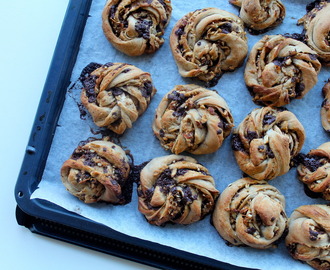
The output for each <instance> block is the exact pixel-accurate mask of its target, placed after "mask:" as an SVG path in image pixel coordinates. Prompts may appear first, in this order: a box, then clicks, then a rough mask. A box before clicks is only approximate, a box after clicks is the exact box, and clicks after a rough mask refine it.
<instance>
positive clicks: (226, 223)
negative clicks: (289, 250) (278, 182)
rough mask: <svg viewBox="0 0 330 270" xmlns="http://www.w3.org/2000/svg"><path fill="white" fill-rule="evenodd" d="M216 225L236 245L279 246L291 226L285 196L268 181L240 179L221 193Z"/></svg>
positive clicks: (215, 214) (223, 235)
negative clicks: (288, 224) (288, 226)
mask: <svg viewBox="0 0 330 270" xmlns="http://www.w3.org/2000/svg"><path fill="white" fill-rule="evenodd" d="M213 225H214V226H215V228H216V230H217V231H218V233H219V234H220V235H221V237H222V238H223V239H224V240H226V241H228V242H229V243H230V244H232V245H235V246H250V247H253V248H258V249H266V248H270V247H275V246H276V244H275V242H276V241H277V240H278V239H279V238H280V237H281V236H282V234H283V232H284V230H285V229H286V227H287V217H286V214H285V199H284V196H283V195H282V194H281V193H280V191H279V190H278V189H276V188H275V187H273V186H271V185H269V184H267V182H266V181H257V180H254V179H251V178H242V179H239V180H237V181H235V182H233V183H231V184H229V186H228V187H227V188H226V189H225V190H224V191H223V192H222V193H221V194H220V197H219V199H218V201H217V203H216V206H215V209H214V212H213Z"/></svg>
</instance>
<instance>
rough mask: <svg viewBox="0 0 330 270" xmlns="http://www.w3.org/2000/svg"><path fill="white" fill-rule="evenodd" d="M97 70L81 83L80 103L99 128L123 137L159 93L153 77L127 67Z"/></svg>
mask: <svg viewBox="0 0 330 270" xmlns="http://www.w3.org/2000/svg"><path fill="white" fill-rule="evenodd" d="M97 67H98V68H96V69H95V70H94V71H92V72H91V73H89V74H86V76H84V77H83V78H82V79H81V80H82V83H83V89H82V92H81V102H82V104H83V105H84V106H85V107H86V108H87V110H88V111H89V113H90V114H91V116H92V118H93V121H94V123H95V124H96V125H97V126H99V127H106V128H108V129H110V130H112V131H113V132H115V133H117V134H123V133H124V132H125V130H126V129H127V128H131V127H132V124H133V122H135V121H136V120H137V119H138V117H139V116H140V115H142V114H143V113H144V112H145V110H146V109H147V107H148V105H149V103H150V101H151V98H152V97H153V96H154V94H155V93H156V89H155V87H154V86H153V84H152V79H151V76H150V74H149V73H147V72H144V71H142V70H141V69H139V68H137V67H135V66H133V65H129V64H124V63H107V64H105V65H102V66H101V65H98V66H97Z"/></svg>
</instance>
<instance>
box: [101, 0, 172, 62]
mask: <svg viewBox="0 0 330 270" xmlns="http://www.w3.org/2000/svg"><path fill="white" fill-rule="evenodd" d="M171 13H172V5H171V1H170V0H152V1H145V0H109V1H108V2H107V3H106V4H105V7H104V9H103V13H102V28H103V32H104V34H105V36H106V38H107V39H108V40H109V41H110V43H111V44H112V45H113V46H114V47H115V48H116V49H117V50H119V51H121V52H123V53H125V54H127V55H129V56H138V55H142V54H147V53H153V52H155V51H157V50H158V49H159V47H160V46H161V45H162V44H163V43H164V39H163V35H164V31H165V28H166V26H167V25H168V23H169V20H170V17H171Z"/></svg>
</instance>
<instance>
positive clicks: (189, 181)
mask: <svg viewBox="0 0 330 270" xmlns="http://www.w3.org/2000/svg"><path fill="white" fill-rule="evenodd" d="M218 195H219V191H218V190H217V189H216V188H215V183H214V179H213V177H212V176H211V175H210V174H209V172H208V170H207V169H206V168H205V167H204V166H203V165H201V164H199V163H197V161H196V160H195V159H193V158H191V157H188V156H178V155H168V156H163V157H157V158H154V159H152V160H151V161H150V162H149V163H148V164H147V165H146V166H145V167H144V168H143V169H142V171H141V174H140V184H139V186H138V196H139V202H138V203H139V211H140V212H141V213H142V214H143V215H144V216H145V217H146V219H147V221H148V222H149V223H150V224H153V225H157V226H163V225H165V224H166V223H178V224H185V225H187V224H191V223H194V222H197V221H199V220H201V219H202V218H204V217H205V216H206V215H207V214H209V213H210V212H211V211H212V210H213V208H214V202H215V200H216V198H217V197H218Z"/></svg>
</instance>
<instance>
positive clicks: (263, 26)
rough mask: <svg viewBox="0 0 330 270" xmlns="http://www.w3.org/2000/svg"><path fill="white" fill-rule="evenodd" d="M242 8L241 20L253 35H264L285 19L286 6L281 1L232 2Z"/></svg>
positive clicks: (245, 0) (235, 0)
mask: <svg viewBox="0 0 330 270" xmlns="http://www.w3.org/2000/svg"><path fill="white" fill-rule="evenodd" d="M229 2H230V3H232V4H234V5H236V6H238V7H240V14H239V16H240V18H241V19H242V20H243V22H244V24H245V25H246V26H247V27H248V28H249V29H250V30H256V31H251V32H252V33H258V34H259V33H263V32H266V31H267V30H268V29H271V28H274V27H276V26H277V25H279V24H280V23H282V21H283V20H284V17H285V6H284V5H283V3H282V2H281V1H280V0H230V1H229Z"/></svg>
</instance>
